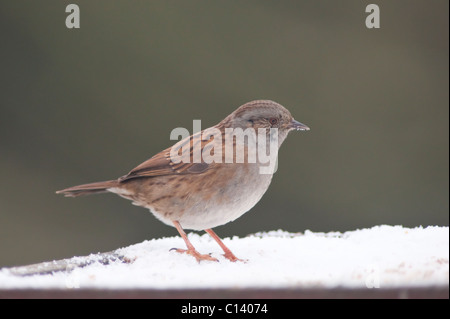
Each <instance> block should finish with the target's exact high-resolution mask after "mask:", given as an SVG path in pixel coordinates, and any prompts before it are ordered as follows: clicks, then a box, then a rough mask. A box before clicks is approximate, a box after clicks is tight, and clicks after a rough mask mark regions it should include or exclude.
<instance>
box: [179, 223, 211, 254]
mask: <svg viewBox="0 0 450 319" xmlns="http://www.w3.org/2000/svg"><path fill="white" fill-rule="evenodd" d="M173 224H174V225H175V228H176V229H177V230H178V232H179V233H180V236H181V238H183V240H184V242H185V243H186V246H187V249H180V248H174V250H175V251H176V252H179V253H186V254H189V255H191V256H193V257H195V259H197V261H198V262H200V261H202V260H211V261H218V260H217V259H216V258H214V257H211V256H210V255H202V254H200V253H199V252H198V251H197V250H195V248H194V245H192V244H191V242H190V241H189V239H188V238H187V235H186V233H185V232H184V230H183V228H182V227H181V225H180V223H179V222H178V221H176V220H175V221H174V222H173ZM171 250H172V249H171Z"/></svg>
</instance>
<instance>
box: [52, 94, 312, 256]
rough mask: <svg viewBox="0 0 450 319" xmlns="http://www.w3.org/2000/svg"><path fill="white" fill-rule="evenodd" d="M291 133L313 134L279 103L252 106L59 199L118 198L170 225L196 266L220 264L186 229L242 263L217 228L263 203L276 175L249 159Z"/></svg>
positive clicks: (263, 164)
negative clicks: (121, 172)
mask: <svg viewBox="0 0 450 319" xmlns="http://www.w3.org/2000/svg"><path fill="white" fill-rule="evenodd" d="M239 129H240V131H241V132H242V131H243V130H246V132H248V130H247V129H251V130H253V131H254V132H255V134H253V135H252V134H249V135H247V136H246V138H244V139H239V138H238V137H237V136H236V135H234V136H233V135H231V134H235V132H236V131H239ZM261 129H264V130H262V132H263V135H261V136H262V138H263V140H262V141H261V138H260V136H259V135H258V139H255V136H256V132H260V131H261ZM291 130H302V131H307V130H309V128H308V127H307V126H306V125H304V124H302V123H300V122H297V121H295V120H294V119H293V117H292V115H291V113H290V112H289V111H288V110H287V109H285V108H284V107H283V106H281V105H280V104H278V103H276V102H273V101H269V100H257V101H252V102H249V103H246V104H244V105H242V106H241V107H239V108H238V109H237V110H236V111H234V112H233V113H231V114H230V115H229V116H227V117H226V118H225V119H224V120H223V121H221V122H220V123H219V124H217V125H216V126H213V127H211V128H209V129H206V130H203V131H202V132H199V133H197V134H194V135H192V136H189V137H187V138H185V139H183V140H181V141H180V142H178V143H177V144H175V145H177V146H178V147H179V148H178V149H177V150H175V151H173V149H172V147H170V148H168V149H166V150H164V151H162V152H160V153H158V154H156V155H155V156H153V157H152V158H150V159H149V160H147V161H145V162H144V163H142V164H141V165H139V166H137V167H136V168H135V169H133V170H132V171H130V172H129V173H128V174H127V175H125V176H122V177H120V178H119V179H116V180H111V181H106V182H97V183H90V184H84V185H79V186H74V187H70V188H67V189H63V190H60V191H57V193H58V194H64V195H65V196H68V197H76V196H80V195H89V194H95V193H103V192H111V193H115V194H117V195H119V196H122V197H124V198H126V199H130V200H132V201H133V204H135V205H138V206H143V207H145V208H148V209H150V211H151V212H152V213H153V214H154V215H155V216H156V218H158V219H159V220H161V221H162V222H164V223H165V224H167V225H171V226H175V227H176V229H177V230H178V232H179V233H180V235H181V237H182V238H183V239H184V241H185V243H186V246H187V249H186V250H185V249H176V251H178V252H182V253H187V254H190V255H192V256H194V257H195V258H196V259H197V261H201V260H213V261H217V259H216V258H213V257H211V256H210V255H203V254H200V253H199V252H197V250H196V249H195V248H194V246H193V245H192V244H191V243H190V241H189V240H188V238H187V236H186V233H185V232H184V230H183V228H184V229H193V230H205V231H206V232H207V233H208V234H210V235H211V236H212V238H214V240H216V241H217V243H218V244H219V245H220V247H221V248H222V249H223V251H224V253H225V254H224V256H225V257H226V258H227V259H229V260H230V261H237V260H240V259H238V258H237V257H236V256H235V255H234V254H233V253H232V252H231V251H230V250H229V249H228V248H227V247H226V246H225V245H224V244H223V242H222V241H221V240H220V238H219V237H218V236H217V235H216V234H215V233H214V232H213V231H212V228H214V227H216V226H220V225H223V224H226V223H228V222H230V221H233V220H235V219H236V218H238V217H240V216H242V215H243V214H244V213H246V212H247V211H249V210H250V209H251V208H252V207H253V206H254V205H255V204H256V203H257V202H258V201H259V200H260V199H261V197H262V196H263V194H264V193H265V192H266V190H267V188H268V187H269V184H270V182H271V180H272V176H273V170H272V171H269V173H264V174H263V173H262V172H261V169H262V168H263V167H265V166H267V165H266V164H265V163H262V161H258V160H256V161H251V160H249V159H250V158H251V156H250V154H252V153H253V154H258V151H259V155H262V154H261V149H260V148H259V147H260V146H267V147H269V146H270V143H277V144H276V151H278V148H279V147H280V146H281V144H282V143H283V141H284V140H285V138H286V137H287V135H288V133H289V132H290V131H291ZM211 132H212V133H214V134H215V135H214V134H212V133H211ZM205 136H206V137H205ZM252 136H253V138H252ZM228 138H231V141H232V154H231V157H230V154H229V153H230V152H229V151H230V149H229V148H228V149H227V148H226V143H227V141H229V140H230V139H228ZM251 141H255V143H251ZM264 144H265V145H264ZM183 146H184V147H185V149H186V148H187V151H188V152H186V153H187V155H188V156H187V158H184V160H183V161H180V160H179V159H178V160H174V158H173V155H174V154H175V155H179V154H180V153H179V150H182V149H183ZM196 147H197V150H198V149H199V150H201V151H202V154H203V155H205V154H208V155H211V156H215V157H214V158H215V160H214V161H210V160H209V161H207V160H205V159H204V158H201V160H200V161H198V160H197V161H196V160H195V159H194V155H195V154H194V153H195V151H196ZM171 150H172V153H171ZM264 150H267V148H265V149H264ZM227 151H228V152H227ZM239 152H243V153H244V160H238V159H239V158H238V155H239ZM264 152H267V151H264ZM264 155H267V153H266V154H264ZM186 159H187V160H186ZM230 159H231V160H230Z"/></svg>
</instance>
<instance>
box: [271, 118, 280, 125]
mask: <svg viewBox="0 0 450 319" xmlns="http://www.w3.org/2000/svg"><path fill="white" fill-rule="evenodd" d="M269 123H270V124H271V125H277V124H278V119H277V118H276V117H272V118H270V119H269Z"/></svg>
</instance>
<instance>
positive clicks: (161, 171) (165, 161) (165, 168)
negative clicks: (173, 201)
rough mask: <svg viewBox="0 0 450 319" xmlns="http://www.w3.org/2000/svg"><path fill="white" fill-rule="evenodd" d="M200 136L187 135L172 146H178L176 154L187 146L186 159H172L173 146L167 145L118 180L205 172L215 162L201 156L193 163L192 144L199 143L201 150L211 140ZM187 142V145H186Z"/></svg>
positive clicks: (179, 153)
mask: <svg viewBox="0 0 450 319" xmlns="http://www.w3.org/2000/svg"><path fill="white" fill-rule="evenodd" d="M200 136H201V135H200V134H196V135H193V136H189V137H187V138H185V139H183V140H181V141H180V142H178V143H177V144H175V145H174V146H173V147H176V146H178V152H177V151H174V152H175V154H178V155H181V152H182V150H183V146H184V147H189V148H190V149H189V154H188V153H186V154H187V156H188V158H189V159H188V160H186V158H183V157H182V156H180V157H179V158H178V160H180V161H179V162H178V161H173V160H172V158H171V150H172V148H173V147H169V148H167V149H165V150H164V151H162V152H160V153H158V154H156V155H155V156H153V157H152V158H150V159H149V160H147V161H145V162H143V163H142V164H140V165H138V166H137V167H135V168H134V169H132V170H131V171H130V172H129V173H128V174H127V175H125V176H122V177H121V178H119V181H120V182H124V181H127V180H130V179H133V178H139V177H155V176H163V175H179V174H200V173H203V172H205V171H206V170H208V169H210V168H211V166H213V165H214V164H215V163H211V164H207V163H205V162H204V161H203V158H201V162H199V163H194V158H193V150H194V145H198V144H197V143H200V150H203V147H204V146H205V145H206V144H208V143H209V142H210V141H211V139H210V140H206V141H203V140H201V138H200ZM188 143H189V145H187V144H188ZM175 150H177V149H175Z"/></svg>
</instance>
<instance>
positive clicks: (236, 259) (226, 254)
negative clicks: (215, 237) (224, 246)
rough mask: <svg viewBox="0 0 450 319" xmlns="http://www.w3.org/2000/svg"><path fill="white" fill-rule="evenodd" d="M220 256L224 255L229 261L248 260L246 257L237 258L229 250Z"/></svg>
mask: <svg viewBox="0 0 450 319" xmlns="http://www.w3.org/2000/svg"><path fill="white" fill-rule="evenodd" d="M222 256H224V257H225V258H226V259H228V260H229V261H231V262H236V261H240V262H243V263H246V262H247V261H248V260H247V259H239V258H237V257H236V256H235V255H234V254H233V253H232V252H231V251H228V252H226V253H225V254H223V255H222Z"/></svg>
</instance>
